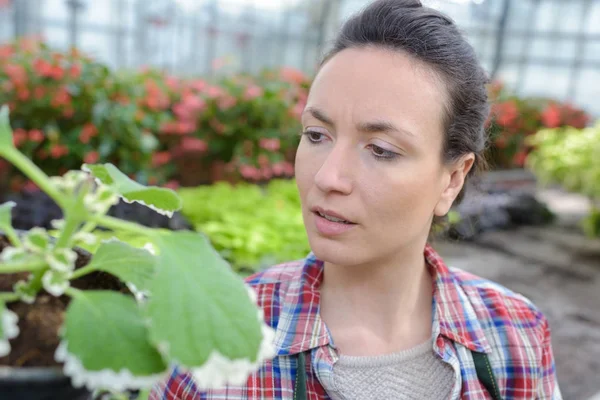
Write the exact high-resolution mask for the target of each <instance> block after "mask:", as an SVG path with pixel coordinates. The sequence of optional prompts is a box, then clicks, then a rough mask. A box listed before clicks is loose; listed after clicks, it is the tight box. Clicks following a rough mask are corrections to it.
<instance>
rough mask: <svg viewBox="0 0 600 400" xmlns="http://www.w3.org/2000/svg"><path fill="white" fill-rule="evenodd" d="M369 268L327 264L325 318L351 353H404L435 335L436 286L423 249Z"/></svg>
mask: <svg viewBox="0 0 600 400" xmlns="http://www.w3.org/2000/svg"><path fill="white" fill-rule="evenodd" d="M411 247H412V249H410V250H406V251H403V252H400V253H398V254H396V255H394V257H390V258H389V259H382V260H377V261H374V262H371V263H369V264H368V265H352V266H342V265H334V264H330V263H327V262H326V263H325V266H324V268H325V270H324V277H323V283H322V284H321V317H322V318H323V320H324V322H325V323H326V324H327V326H328V328H329V329H330V331H331V333H332V335H333V338H334V342H335V344H336V346H337V347H338V348H339V349H340V351H341V352H342V353H345V354H348V355H376V354H385V353H389V352H393V351H399V350H404V349H406V348H410V347H414V346H416V345H418V344H421V343H423V342H425V341H427V340H429V339H430V337H431V304H432V293H433V284H432V278H431V275H430V273H429V269H428V267H427V264H426V261H425V259H424V256H423V247H422V246H414V247H413V246H411Z"/></svg>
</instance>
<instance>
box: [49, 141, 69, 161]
mask: <svg viewBox="0 0 600 400" xmlns="http://www.w3.org/2000/svg"><path fill="white" fill-rule="evenodd" d="M67 154H69V148H68V147H67V146H65V145H63V144H55V145H52V147H50V156H51V157H52V158H61V157H64V156H66V155H67Z"/></svg>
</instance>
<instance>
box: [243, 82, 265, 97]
mask: <svg viewBox="0 0 600 400" xmlns="http://www.w3.org/2000/svg"><path fill="white" fill-rule="evenodd" d="M263 94H264V91H263V89H262V88H261V87H260V86H257V85H254V84H253V85H250V86H248V87H247V88H246V92H245V93H244V99H246V100H252V99H255V98H257V97H261V96H262V95H263Z"/></svg>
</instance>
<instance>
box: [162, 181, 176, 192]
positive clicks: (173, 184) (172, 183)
mask: <svg viewBox="0 0 600 400" xmlns="http://www.w3.org/2000/svg"><path fill="white" fill-rule="evenodd" d="M164 187H166V188H167V189H172V190H177V189H179V182H177V181H174V180H171V181H169V182H167V183H165V184H164Z"/></svg>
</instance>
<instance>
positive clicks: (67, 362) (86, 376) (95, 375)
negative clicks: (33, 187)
mask: <svg viewBox="0 0 600 400" xmlns="http://www.w3.org/2000/svg"><path fill="white" fill-rule="evenodd" d="M54 359H55V360H56V361H57V362H61V363H64V365H63V372H64V373H65V375H67V376H68V377H70V378H71V384H72V385H73V387H76V388H78V387H82V386H85V387H86V388H87V389H88V390H90V391H93V390H95V389H108V390H115V391H117V392H121V391H124V390H127V389H132V390H136V389H149V388H151V387H152V386H154V384H155V383H157V382H159V381H161V380H162V379H164V378H165V377H166V376H167V373H168V371H169V369H166V370H165V371H164V372H162V373H160V374H154V375H147V376H135V375H133V374H132V373H131V371H129V370H128V369H125V368H124V369H122V370H121V371H119V372H115V371H113V370H111V369H108V368H106V369H103V370H100V371H88V370H86V369H85V367H84V366H83V364H82V363H81V361H80V360H79V358H78V357H77V356H75V355H74V354H71V353H69V351H68V342H67V341H66V340H62V341H61V342H60V344H59V345H58V347H57V348H56V352H55V353H54Z"/></svg>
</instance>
